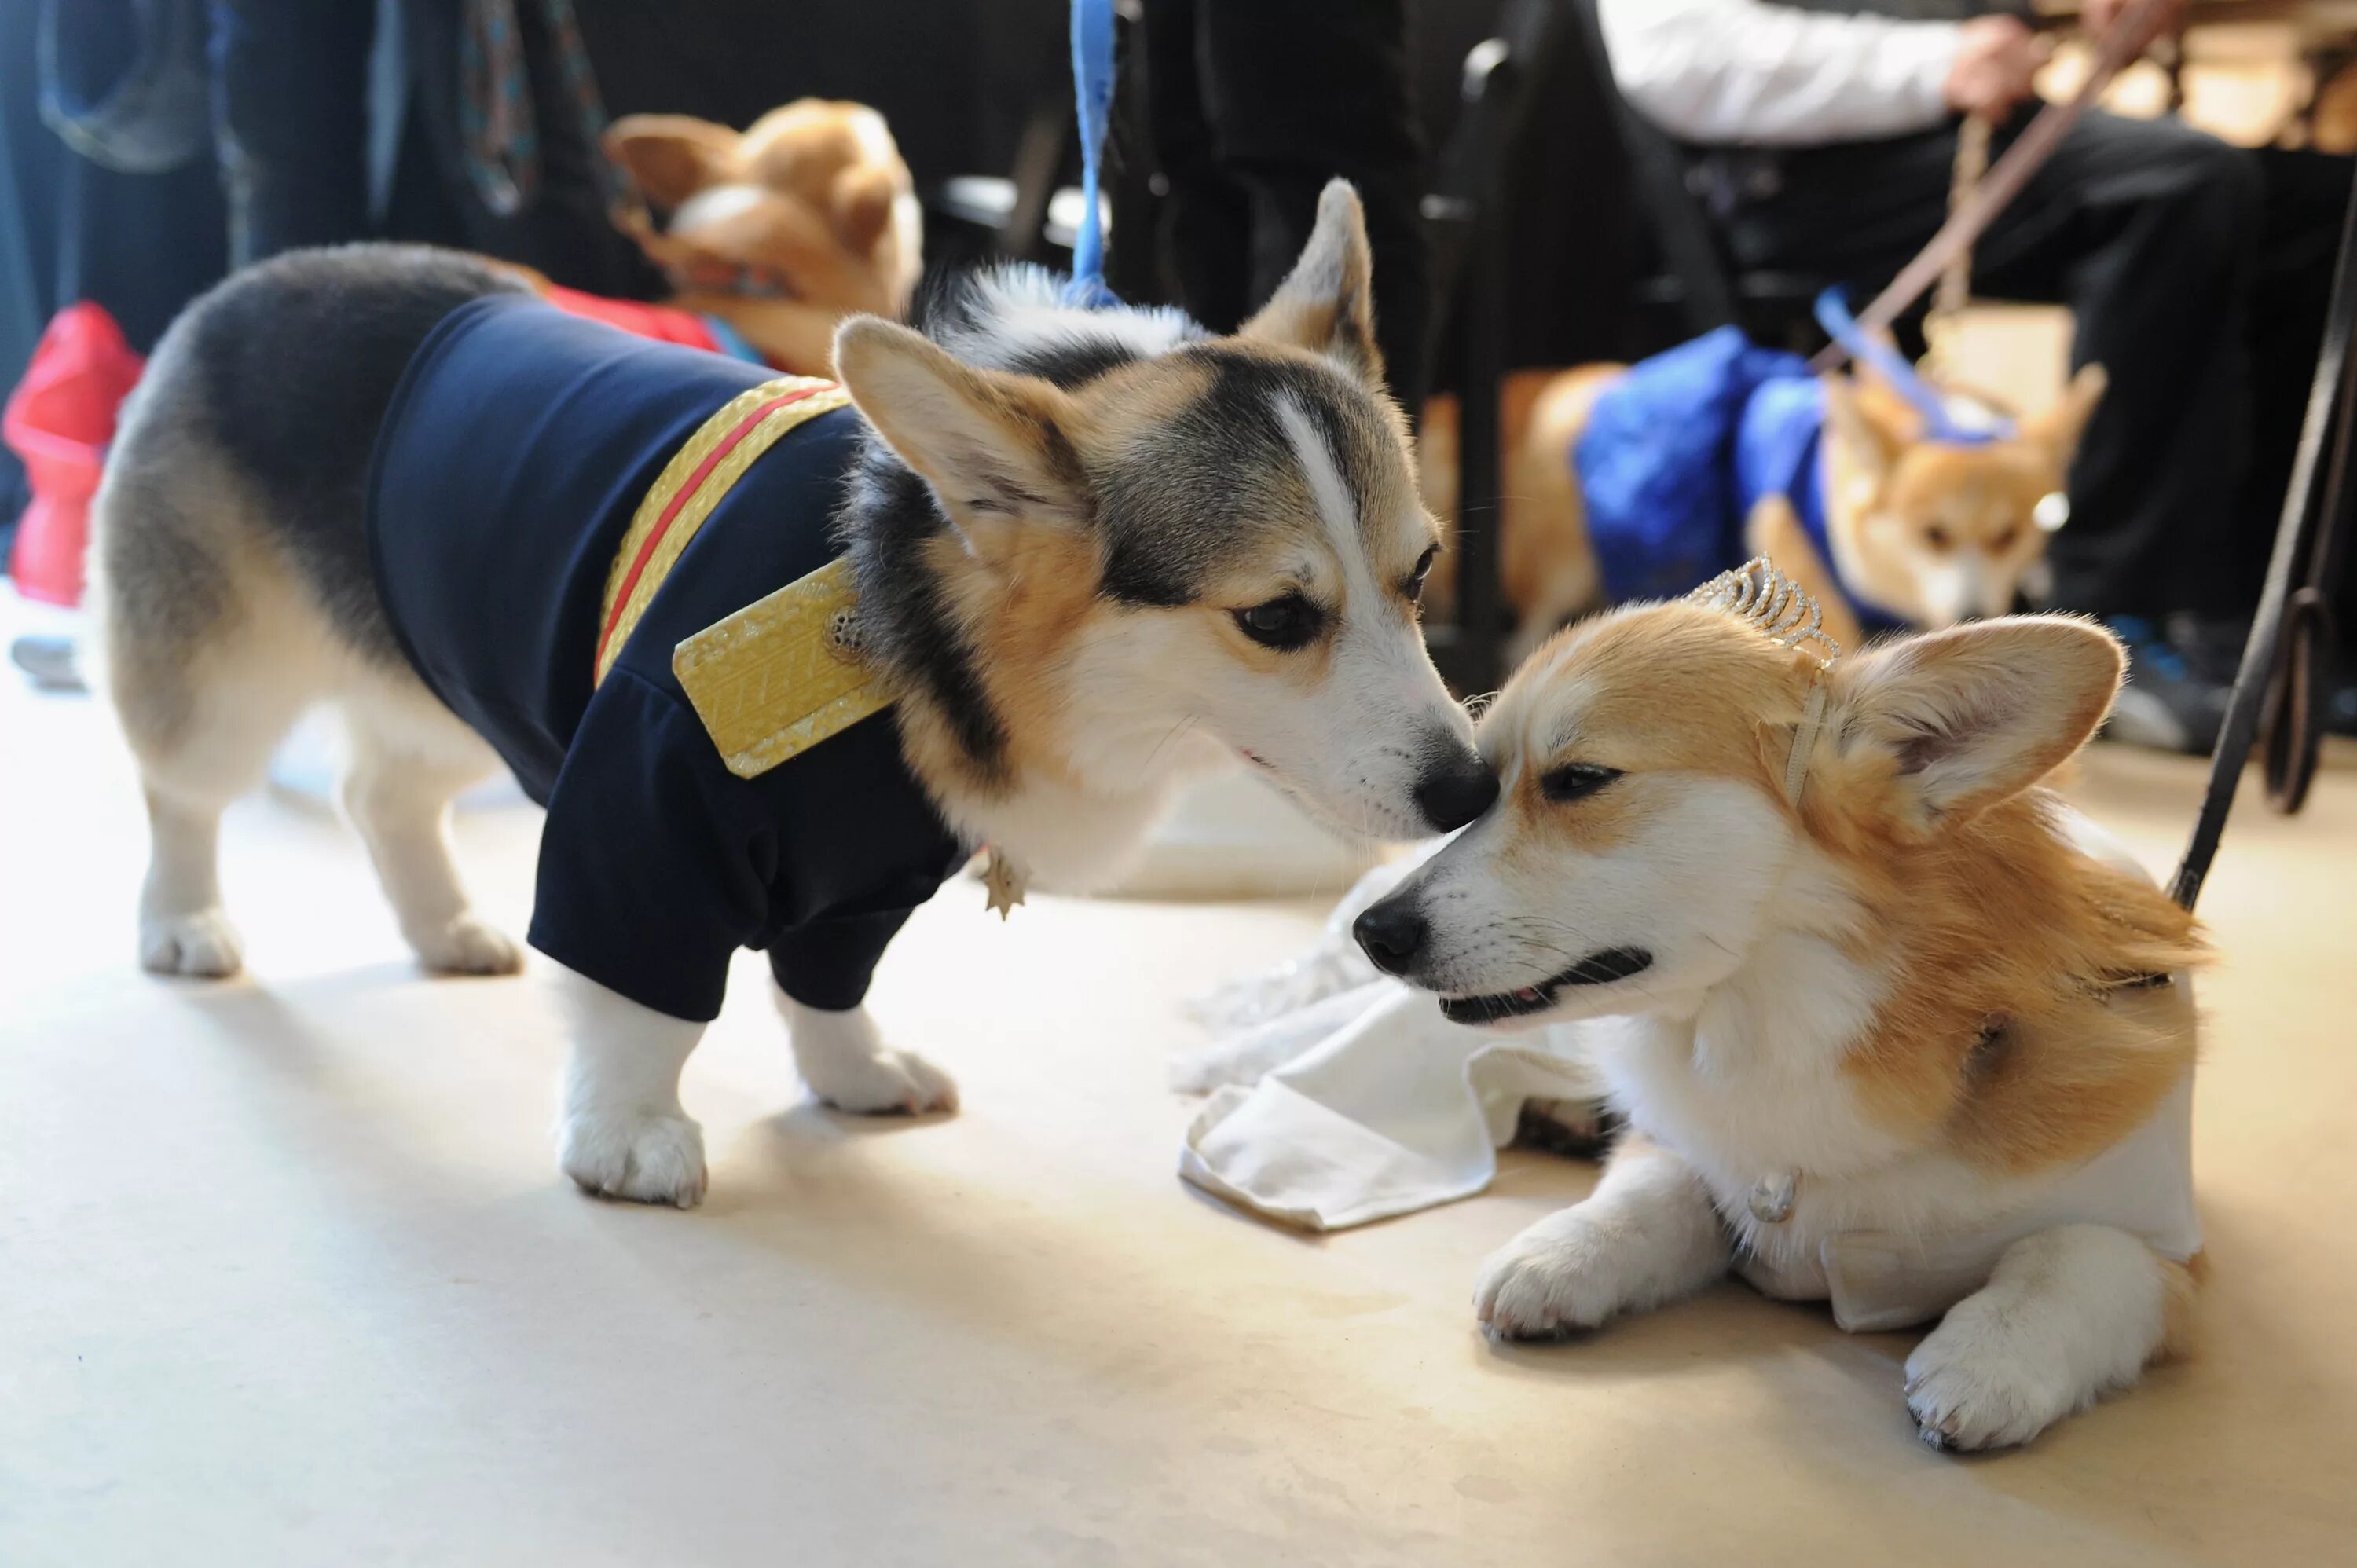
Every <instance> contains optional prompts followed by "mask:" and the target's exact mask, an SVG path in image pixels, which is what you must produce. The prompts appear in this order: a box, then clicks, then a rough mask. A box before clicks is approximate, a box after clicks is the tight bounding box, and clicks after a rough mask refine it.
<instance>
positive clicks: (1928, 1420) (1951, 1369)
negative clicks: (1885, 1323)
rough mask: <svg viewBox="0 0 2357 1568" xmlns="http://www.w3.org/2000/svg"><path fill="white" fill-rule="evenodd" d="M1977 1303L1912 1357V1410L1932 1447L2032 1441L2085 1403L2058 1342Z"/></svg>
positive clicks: (1963, 1307) (1953, 1315)
mask: <svg viewBox="0 0 2357 1568" xmlns="http://www.w3.org/2000/svg"><path fill="white" fill-rule="evenodd" d="M1975 1305H1979V1304H1978V1303H1977V1302H1975V1301H1974V1300H1966V1301H1964V1302H1960V1303H1959V1304H1957V1305H1956V1306H1955V1308H1954V1309H1953V1310H1952V1311H1951V1312H1950V1313H1949V1314H1948V1316H1947V1318H1946V1320H1945V1321H1944V1322H1943V1323H1942V1324H1941V1325H1940V1326H1939V1327H1937V1328H1935V1329H1933V1330H1932V1332H1931V1333H1930V1334H1928V1335H1926V1336H1925V1337H1924V1339H1923V1342H1922V1343H1921V1345H1918V1346H1917V1347H1915V1353H1914V1354H1913V1355H1911V1356H1910V1357H1908V1358H1907V1409H1908V1410H1909V1412H1910V1413H1912V1414H1913V1416H1914V1417H1915V1430H1916V1435H1918V1436H1919V1437H1921V1438H1922V1440H1923V1441H1924V1442H1926V1443H1928V1444H1931V1445H1932V1447H1934V1448H1956V1449H1975V1448H2004V1447H2007V1446H2010V1445H2011V1444H2016V1443H2027V1442H2029V1440H2030V1439H2031V1438H2033V1437H2035V1436H2037V1435H2038V1434H2040V1433H2041V1432H2043V1431H2045V1430H2046V1429H2047V1428H2048V1427H2050V1426H2051V1425H2053V1424H2054V1423H2056V1422H2058V1421H2060V1420H2061V1419H2062V1418H2063V1417H2064V1416H2066V1415H2069V1414H2071V1413H2072V1412H2073V1411H2075V1410H2078V1409H2079V1408H2080V1407H2082V1406H2083V1405H2084V1404H2085V1403H2087V1402H2088V1398H2089V1395H2088V1392H2087V1391H2085V1390H2083V1387H2082V1384H2081V1382H2080V1380H2078V1379H2077V1378H2074V1377H2073V1376H2072V1374H2071V1369H2070V1367H2069V1366H2068V1365H2067V1363H2066V1359H2065V1358H2064V1357H2063V1356H2062V1355H2061V1354H2060V1353H2058V1350H2057V1348H2055V1347H2052V1346H2041V1345H2040V1344H2039V1343H2038V1342H2037V1341H2038V1339H2039V1336H2037V1335H2035V1334H2029V1335H2023V1334H2018V1333H2014V1332H2010V1331H2009V1330H2008V1327H2007V1324H2006V1323H2005V1322H2004V1321H2003V1319H2002V1318H2000V1317H1998V1316H1996V1315H1995V1314H1992V1313H1987V1312H1975V1311H1973V1310H1971V1309H1972V1308H1974V1307H1975Z"/></svg>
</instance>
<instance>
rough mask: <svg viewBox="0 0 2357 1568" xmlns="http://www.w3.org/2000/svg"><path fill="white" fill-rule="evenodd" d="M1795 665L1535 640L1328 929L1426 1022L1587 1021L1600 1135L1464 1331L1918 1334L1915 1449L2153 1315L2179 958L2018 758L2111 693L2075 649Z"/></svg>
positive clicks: (1576, 632) (1648, 615) (2168, 1180)
mask: <svg viewBox="0 0 2357 1568" xmlns="http://www.w3.org/2000/svg"><path fill="white" fill-rule="evenodd" d="M1753 570H1754V572H1755V573H1757V571H1758V568H1756V567H1755V568H1754V569H1753ZM1749 580H1750V581H1751V582H1752V583H1753V585H1754V586H1755V588H1759V587H1761V586H1763V585H1764V584H1765V580H1764V579H1763V578H1761V577H1760V576H1758V575H1754V576H1752V577H1751V578H1750V579H1749ZM1768 591H1769V593H1770V596H1771V597H1773V596H1775V595H1777V594H1781V593H1782V592H1783V591H1785V590H1784V587H1783V586H1782V585H1777V586H1775V587H1772V588H1769V589H1768ZM1795 624H1797V623H1796V622H1792V621H1786V622H1782V623H1780V625H1779V627H1778V629H1780V630H1781V631H1784V632H1786V633H1789V632H1790V631H1791V629H1792V627H1793V625H1795ZM1824 651H1825V650H1824V648H1823V646H1822V645H1821V644H1819V643H1817V642H1815V641H1804V642H1803V643H1802V644H1801V645H1800V646H1799V647H1798V648H1797V649H1796V648H1795V647H1793V646H1790V645H1788V642H1787V640H1785V639H1784V638H1782V637H1778V636H1771V635H1769V634H1766V633H1763V631H1762V630H1760V629H1759V628H1757V627H1756V626H1755V625H1753V624H1751V623H1750V622H1749V620H1747V618H1744V617H1742V616H1740V615H1738V614H1736V613H1733V612H1732V611H1730V610H1729V609H1728V608H1727V607H1722V606H1717V605H1712V604H1705V603H1694V602H1680V603H1669V604H1648V605H1642V606H1637V607H1629V608H1625V609H1622V610H1619V611H1615V612H1611V613H1609V614H1607V615H1604V616H1601V617H1598V618H1593V619H1591V620H1588V621H1586V622H1583V623H1581V624H1580V625H1578V626H1576V627H1574V628H1571V629H1569V630H1568V631H1566V632H1565V633H1563V634H1562V635H1560V636H1559V637H1557V638H1556V639H1555V640H1553V641H1552V642H1550V643H1549V644H1547V646H1546V647H1545V648H1544V649H1543V650H1541V651H1540V652H1539V653H1538V655H1537V656H1536V657H1535V658H1534V659H1533V660H1531V661H1530V662H1529V663H1528V664H1527V665H1525V666H1524V667H1523V670H1522V671H1520V672H1519V673H1518V674H1517V675H1516V676H1515V677H1514V679H1513V680H1512V682H1511V683H1510V684H1509V685H1508V686H1507V687H1506V689H1505V691H1504V693H1502V695H1501V697H1500V698H1499V700H1498V702H1497V703H1496V704H1495V706H1494V707H1492V708H1491V710H1490V711H1489V713H1488V714H1486V715H1485V716H1484V718H1483V720H1482V722H1481V725H1480V744H1481V746H1482V749H1483V752H1484V754H1485V755H1486V756H1488V757H1489V758H1490V759H1491V761H1492V762H1493V763H1494V764H1495V765H1496V767H1497V768H1498V770H1499V772H1500V775H1501V782H1502V785H1503V793H1502V794H1501V798H1500V800H1499V802H1498V804H1497V806H1496V807H1495V808H1494V809H1493V810H1492V811H1490V812H1489V813H1488V814H1486V815H1485V816H1484V817H1483V818H1482V819H1481V820H1480V821H1479V822H1476V823H1475V824H1474V825H1473V826H1471V827H1470V828H1469V829H1467V830H1466V831H1465V832H1463V833H1461V834H1460V835H1459V836H1458V838H1457V839H1455V840H1454V841H1453V842H1451V843H1449V844H1448V846H1447V847H1446V848H1445V849H1443V850H1442V851H1441V852H1440V853H1439V854H1437V856H1436V857H1435V858H1434V859H1432V860H1431V861H1430V862H1429V863H1427V864H1426V865H1424V866H1423V867H1422V868H1421V869H1420V870H1419V871H1417V872H1416V873H1415V875H1413V876H1412V877H1410V878H1409V879H1408V880H1407V881H1406V882H1405V884H1404V885H1403V886H1401V887H1400V888H1399V889H1398V890H1397V891H1396V892H1394V894H1392V895H1391V896H1390V897H1387V898H1385V899H1384V900H1383V901H1382V902H1381V903H1379V904H1377V905H1375V906H1374V907H1373V908H1371V909H1369V910H1368V911H1367V912H1366V914H1365V915H1364V916H1362V917H1361V919H1360V920H1359V922H1358V925H1357V928H1356V934H1357V936H1358V937H1359V939H1360V941H1361V945H1362V946H1363V947H1364V949H1365V950H1366V951H1367V953H1368V954H1369V956H1370V957H1371V958H1372V960H1373V961H1375V962H1376V963H1377V964H1378V965H1379V966H1381V967H1382V968H1383V969H1384V970H1387V971H1389V972H1394V973H1396V974H1399V975H1402V976H1404V977H1405V978H1406V979H1407V980H1409V981H1410V982H1411V983H1414V984H1415V985H1417V986H1419V987H1422V988H1425V989H1427V990H1430V991H1433V992H1437V993H1439V994H1440V995H1441V996H1442V998H1443V1008H1444V1010H1445V1011H1446V1012H1447V1014H1448V1015H1449V1016H1450V1017H1452V1018H1454V1019H1457V1020H1458V1021H1460V1022H1465V1023H1469V1024H1475V1025H1480V1026H1489V1027H1493V1028H1501V1029H1510V1028H1519V1027H1524V1026H1530V1025H1533V1024H1534V1023H1536V1022H1539V1021H1541V1020H1560V1019H1565V1018H1594V1019H1596V1020H1598V1022H1597V1023H1596V1024H1595V1025H1593V1026H1592V1030H1593V1036H1594V1039H1595V1043H1596V1054H1597V1061H1598V1067H1599V1068H1600V1069H1601V1070H1602V1072H1603V1074H1604V1076H1605V1079H1606V1080H1607V1081H1608V1082H1609V1085H1610V1101H1611V1103H1612V1104H1613V1106H1614V1107H1615V1108H1617V1109H1618V1110H1619V1111H1620V1112H1622V1113H1623V1114H1624V1115H1625V1116H1626V1118H1627V1120H1628V1126H1629V1131H1628V1133H1627V1134H1626V1135H1625V1136H1624V1137H1623V1138H1622V1139H1621V1141H1620V1144H1619V1145H1618V1147H1616V1148H1615V1149H1614V1150H1613V1152H1612V1154H1611V1155H1610V1158H1609V1162H1608V1164H1607V1165H1606V1168H1605V1172H1604V1175H1603V1178H1602V1180H1601V1181H1600V1182H1599V1183H1598V1186H1597V1188H1596V1190H1595V1192H1594V1194H1593V1195H1592V1196H1590V1197H1588V1198H1587V1199H1586V1200H1585V1201H1583V1202H1581V1203H1578V1204H1577V1205H1575V1206H1573V1207H1572V1208H1567V1209H1565V1210H1564V1211H1562V1212H1561V1213H1558V1214H1556V1215H1554V1216H1552V1217H1551V1218H1549V1219H1544V1220H1541V1221H1540V1222H1538V1223H1537V1224H1535V1225H1534V1226H1532V1227H1531V1228H1530V1229H1529V1230H1526V1231H1524V1232H1523V1234H1522V1235H1521V1236H1520V1237H1518V1238H1516V1239H1515V1240H1513V1241H1512V1243H1510V1244H1509V1245H1508V1246H1506V1247H1505V1248H1504V1249H1503V1250H1502V1251H1499V1252H1498V1253H1497V1254H1496V1255H1495V1256H1493V1257H1492V1258H1491V1260H1490V1261H1489V1262H1488V1263H1486V1264H1485V1265H1484V1266H1483V1267H1482V1269H1481V1271H1480V1280H1479V1283H1478V1285H1477V1288H1476V1293H1475V1308H1476V1312H1477V1314H1478V1316H1479V1317H1480V1321H1481V1322H1482V1324H1483V1325H1485V1326H1487V1327H1488V1328H1489V1330H1490V1331H1491V1332H1492V1333H1494V1334H1497V1335H1499V1336H1502V1337H1545V1336H1551V1335H1555V1334H1560V1333H1563V1332H1566V1331H1569V1330H1574V1329H1585V1328H1592V1327H1594V1326H1597V1325H1598V1324H1600V1323H1602V1322H1604V1321H1605V1320H1606V1319H1608V1318H1609V1317H1612V1316H1616V1315H1619V1314H1622V1313H1628V1312H1638V1311H1643V1310H1646V1309H1648V1308H1651V1307H1653V1306H1658V1305H1662V1304H1663V1303H1664V1302H1668V1301H1671V1300H1674V1299H1675V1298H1677V1297H1679V1296H1681V1295H1684V1294H1687V1293H1689V1292H1692V1291H1695V1290H1697V1289H1699V1288H1701V1287H1702V1286H1703V1285H1704V1284H1706V1283H1708V1282H1710V1281H1712V1280H1715V1279H1717V1278H1719V1277H1720V1276H1721V1275H1723V1274H1725V1273H1727V1272H1728V1271H1729V1270H1730V1269H1733V1270H1734V1271H1736V1272H1738V1273H1740V1274H1742V1275H1743V1276H1744V1277H1745V1278H1746V1279H1748V1280H1749V1281H1751V1282H1752V1283H1755V1284H1757V1285H1758V1286H1759V1287H1760V1289H1762V1290H1763V1291H1765V1292H1767V1293H1768V1294H1773V1295H1779V1296H1787V1297H1794V1298H1800V1299H1809V1300H1830V1301H1831V1302H1832V1304H1833V1307H1834V1312H1835V1317H1836V1320H1837V1321H1838V1322H1840V1323H1841V1325H1842V1326H1844V1327H1846V1328H1850V1329H1883V1328H1897V1327H1903V1326H1909V1325H1911V1324H1916V1323H1921V1322H1927V1321H1931V1320H1932V1319H1938V1326H1937V1327H1936V1328H1935V1329H1933V1330H1932V1333H1931V1334H1930V1335H1929V1336H1928V1337H1926V1338H1925V1339H1924V1340H1923V1341H1922V1342H1921V1344H1920V1345H1919V1346H1918V1347H1917V1348H1916V1349H1915V1351H1914V1353H1913V1355H1912V1356H1911V1357H1910V1359H1909V1360H1908V1363H1907V1385H1906V1396H1907V1402H1908V1405H1909V1408H1910V1410H1911V1411H1912V1412H1913V1413H1914V1416H1915V1419H1916V1421H1917V1422H1918V1423H1920V1427H1921V1434H1922V1435H1923V1437H1924V1438H1925V1439H1926V1440H1927V1441H1929V1442H1931V1443H1932V1444H1935V1445H1940V1446H1953V1447H1958V1448H1984V1447H1988V1446H1992V1445H1996V1444H2012V1443H2020V1442H2024V1441H2027V1440H2028V1439H2029V1438H2030V1437H2032V1436H2034V1435H2036V1434H2038V1433H2039V1432H2040V1431H2041V1430H2042V1429H2043V1428H2045V1427H2046V1426H2047V1425H2048V1424H2049V1423H2052V1422H2054V1421H2057V1420H2059V1419H2061V1417H2063V1416H2065V1415H2068V1414H2070V1413H2072V1412H2073V1411H2076V1410H2079V1409H2082V1408H2083V1407H2084V1406H2086V1405H2088V1404H2089V1403H2091V1402H2093V1401H2094V1400H2095V1399H2097V1398H2098V1397H2100V1396H2101V1395H2103V1394H2104V1393H2106V1392H2109V1391H2115V1390H2117V1389H2122V1388H2125V1387H2126V1386H2127V1385H2129V1384H2130V1383H2132V1382H2134V1381H2136V1378H2137V1376H2138V1374H2139V1373H2140V1372H2141V1370H2142V1369H2143V1368H2144V1367H2145V1366H2146V1364H2147V1362H2149V1361H2150V1360H2152V1359H2154V1358H2155V1357H2157V1356H2158V1355H2159V1354H2161V1353H2162V1352H2163V1351H2164V1350H2165V1349H2167V1348H2169V1347H2170V1346H2171V1345H2173V1344H2175V1343H2176V1342H2177V1340H2178V1338H2179V1336H2180V1335H2181V1334H2182V1332H2183V1328H2184V1317H2185V1313H2186V1308H2187V1305H2188V1302H2189V1300H2190V1294H2191V1289H2192V1284H2193V1281H2194V1279H2195V1277H2196V1273H2197V1272H2198V1269H2199V1266H2200V1248H2201V1239H2200V1230H2199V1227H2198V1224H2197V1222H2196V1219H2195V1217H2194V1212H2193V1206H2192V1194H2191V1179H2190V1160H2189V1153H2188V1143H2189V1134H2190V1084H2191V1076H2192V1072H2193V1062H2194V1051H2195V1038H2194V1017H2193V1012H2192V1007H2191V1004H2190V996H2189V994H2188V992H2187V980H2186V972H2187V971H2188V970H2189V968H2190V966H2191V965H2193V964H2195V963H2196V962H2198V961H2200V959H2201V940H2200V938H2199V936H2198V935H2197V933H2196V931H2195V929H2194V927H2193V925H2192V922H2191V918H2190V916H2189V915H2187V914H2186V913H2185V912H2184V911H2182V910H2180V909H2179V908H2177V907H2176V906H2175V905H2174V904H2172V903H2171V902H2170V901H2169V899H2168V898H2166V897H2163V895H2162V894H2161V893H2160V892H2159V891H2158V889H2157V888H2156V887H2154V886H2152V884H2151V883H2150V882H2149V881H2148V880H2147V878H2145V877H2144V876H2143V875H2141V874H2140V873H2139V872H2137V871H2136V869H2135V868H2134V867H2133V865H2132V864H2131V865H2123V864H2122V863H2121V857H2120V856H2119V855H2117V854H2116V853H2115V852H2112V851H2110V850H2107V849H2106V848H2104V846H2103V844H2102V843H2101V841H2100V837H2099V835H2097V834H2096V833H2094V832H2093V830H2092V828H2091V827H2090V825H2089V824H2087V823H2085V822H2083V820H2082V819H2079V818H2077V817H2075V816H2074V815H2073V814H2072V812H2071V811H2069V809H2068V808H2066V807H2065V806H2064V805H2063V804H2062V802H2061V800H2059V799H2058V798H2057V797H2056V796H2054V795H2053V794H2052V793H2050V791H2049V790H2048V789H2046V788H2044V787H2043V786H2042V784H2041V782H2040V781H2041V780H2043V779H2046V778H2047V777H2048V775H2050V773H2052V772H2053V770H2054V769H2055V768H2058V767H2060V766H2061V764H2062V763H2064V762H2065V761H2066V760H2068V759H2069V758H2070V757H2072V755H2073V754H2074V753H2075V752H2076V751H2077V750H2078V749H2079V747H2080V746H2082V745H2083V743H2084V742H2085V741H2086V740H2087V738H2088V737H2089V736H2091V735H2092V734H2093V732H2094V729H2095V727H2096V725H2098V724H2100V723H2101V722H2102V720H2103V717H2104V713H2105V711H2106V709H2107V708H2108V707H2109V705H2110V703H2111V701H2112V697H2113V694H2114V693H2115V690H2116V689H2117V687H2118V684H2119V682H2120V676H2121V667H2122V656H2121V652H2120V650H2119V648H2118V646H2117V645H2116V643H2115V641H2114V640H2113V639H2112V638H2111V637H2110V636H2109V635H2108V634H2107V633H2105V632H2104V631H2103V630H2101V629H2100V628H2097V627H2095V626H2093V625H2092V624H2090V623H2087V622H2084V621H2080V620H2074V619H2069V618H2050V617H2025V618H2004V619H1996V620H1988V621H1982V622H1978V623H1975V624H1973V625H1970V626H1966V627H1960V628H1953V629H1951V630H1948V631H1943V632H1938V633H1931V634H1925V635H1921V636H1916V637H1911V638H1906V639H1900V640H1896V641H1892V642H1889V643H1884V644H1880V645H1878V646H1875V647H1872V648H1869V649H1867V650H1864V651H1862V652H1857V653H1852V654H1849V655H1847V656H1846V657H1842V658H1839V659H1837V660H1834V661H1833V662H1832V664H1831V667H1830V668H1829V669H1825V668H1821V667H1820V658H1821V656H1822V655H1823V654H1824Z"/></svg>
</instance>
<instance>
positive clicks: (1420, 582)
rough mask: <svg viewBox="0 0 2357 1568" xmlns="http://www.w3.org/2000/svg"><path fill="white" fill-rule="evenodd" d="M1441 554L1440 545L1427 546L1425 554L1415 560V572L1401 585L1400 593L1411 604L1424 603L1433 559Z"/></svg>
mask: <svg viewBox="0 0 2357 1568" xmlns="http://www.w3.org/2000/svg"><path fill="white" fill-rule="evenodd" d="M1439 553H1440V546H1439V545H1437V544H1427V545H1426V546H1425V547H1424V553H1423V554H1421V555H1419V556H1417V557H1416V558H1415V571H1413V572H1410V573H1409V574H1408V575H1407V581H1406V582H1405V583H1403V584H1401V585H1400V592H1401V593H1403V594H1405V595H1406V596H1407V602H1408V603H1409V604H1412V605H1420V604H1422V603H1423V602H1424V580H1425V579H1426V577H1429V576H1431V575H1432V561H1433V557H1434V556H1436V555H1438V554H1439Z"/></svg>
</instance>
